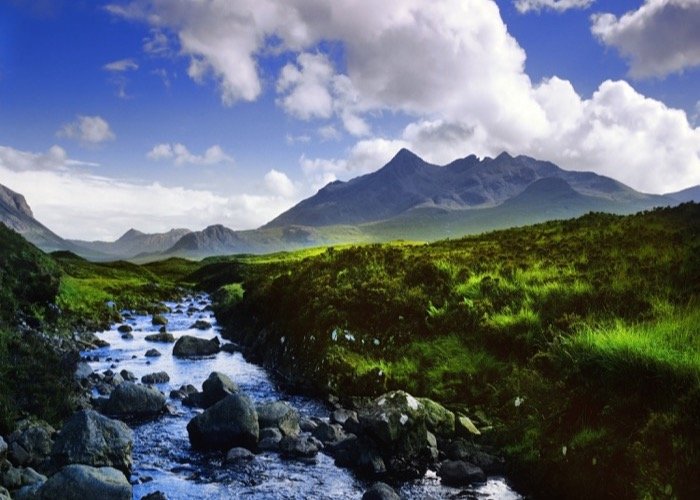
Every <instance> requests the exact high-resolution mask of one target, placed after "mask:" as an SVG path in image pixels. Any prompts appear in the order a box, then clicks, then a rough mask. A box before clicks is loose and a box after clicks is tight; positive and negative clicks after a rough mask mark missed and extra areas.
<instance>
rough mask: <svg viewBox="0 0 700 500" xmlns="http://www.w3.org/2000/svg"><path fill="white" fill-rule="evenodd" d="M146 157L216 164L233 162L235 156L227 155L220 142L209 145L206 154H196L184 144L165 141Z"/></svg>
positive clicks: (176, 161)
mask: <svg viewBox="0 0 700 500" xmlns="http://www.w3.org/2000/svg"><path fill="white" fill-rule="evenodd" d="M146 157H148V158H149V159H151V160H155V161H158V160H173V162H174V163H175V165H185V164H192V165H216V164H220V163H233V158H232V157H231V156H229V155H227V154H226V153H225V152H224V150H223V149H222V148H221V146H219V145H218V144H215V145H213V146H211V147H209V148H208V149H207V150H206V151H204V154H201V155H196V154H193V153H191V152H190V150H189V149H187V147H186V146H185V145H184V144H181V143H179V142H177V143H172V144H171V143H163V144H156V145H155V146H153V149H151V150H150V151H149V152H148V153H146Z"/></svg>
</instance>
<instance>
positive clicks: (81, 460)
mask: <svg viewBox="0 0 700 500" xmlns="http://www.w3.org/2000/svg"><path fill="white" fill-rule="evenodd" d="M133 436H134V433H133V432H132V431H131V429H129V427H128V426H127V425H126V424H125V423H124V422H121V421H120V420H112V419H111V418H107V417H105V416H104V415H100V414H99V413H97V412H96V411H93V410H82V411H79V412H77V413H75V414H73V416H72V417H70V418H69V419H68V421H66V423H65V424H64V426H63V428H62V429H61V432H60V433H59V435H58V437H57V438H56V442H55V443H54V445H53V449H52V451H51V455H52V459H53V462H54V463H55V464H56V465H58V466H63V465H67V464H83V465H90V466H92V467H103V466H108V467H114V468H115V469H118V470H120V471H122V472H123V473H124V474H126V475H127V476H129V475H130V474H131V467H132V459H131V450H132V446H133Z"/></svg>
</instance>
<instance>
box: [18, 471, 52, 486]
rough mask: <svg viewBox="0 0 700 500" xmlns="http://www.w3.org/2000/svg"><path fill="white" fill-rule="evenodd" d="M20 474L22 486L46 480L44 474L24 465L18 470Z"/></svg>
mask: <svg viewBox="0 0 700 500" xmlns="http://www.w3.org/2000/svg"><path fill="white" fill-rule="evenodd" d="M20 476H21V478H22V486H30V485H33V484H37V483H43V482H45V481H46V476H44V475H43V474H39V473H38V472H37V471H35V470H34V469H32V468H31V467H26V468H24V469H22V470H21V472H20Z"/></svg>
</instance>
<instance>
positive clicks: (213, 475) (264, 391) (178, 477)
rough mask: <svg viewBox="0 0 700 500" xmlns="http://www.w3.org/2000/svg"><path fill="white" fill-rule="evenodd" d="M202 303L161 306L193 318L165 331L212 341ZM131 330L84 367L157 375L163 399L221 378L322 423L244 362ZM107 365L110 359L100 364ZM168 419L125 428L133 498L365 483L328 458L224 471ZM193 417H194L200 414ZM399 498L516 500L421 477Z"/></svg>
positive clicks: (323, 489) (307, 494) (498, 487)
mask: <svg viewBox="0 0 700 500" xmlns="http://www.w3.org/2000/svg"><path fill="white" fill-rule="evenodd" d="M208 303H209V302H208V299H207V298H206V297H205V298H204V299H203V300H202V299H201V297H200V300H195V299H194V298H188V299H186V300H184V301H183V302H182V303H167V304H166V305H167V306H168V307H169V308H170V309H171V310H173V311H174V310H175V309H176V308H177V307H178V306H179V307H181V308H182V309H184V310H185V311H187V309H188V308H190V307H196V308H198V309H199V310H200V311H199V312H197V313H194V314H192V315H191V316H188V315H187V314H178V313H168V314H165V317H166V318H168V321H169V323H168V331H169V332H170V333H172V334H173V335H175V337H176V338H177V337H179V336H181V335H184V334H187V335H193V336H197V337H203V338H212V337H213V336H214V335H218V332H217V330H216V319H215V318H214V316H213V314H212V313H211V312H209V311H205V310H204V307H205V306H206V305H207V304H208ZM197 319H204V320H206V321H209V322H210V323H212V325H214V328H213V329H211V330H208V331H200V330H193V329H191V328H190V326H191V325H192V323H194V321H195V320H197ZM127 323H128V324H130V325H131V326H132V327H133V329H134V331H133V332H132V334H133V336H134V339H133V340H123V339H122V338H121V334H120V333H119V332H117V330H116V326H115V328H113V329H112V330H109V331H105V332H100V333H98V336H99V337H100V338H102V339H103V340H106V341H107V342H109V343H110V344H111V346H110V347H105V348H101V349H98V350H96V351H90V352H89V353H86V354H89V355H91V356H95V355H96V356H98V357H99V358H100V361H97V362H92V363H91V366H92V368H93V370H95V371H100V372H102V371H104V370H107V369H110V368H111V366H112V365H113V364H115V365H116V368H111V369H112V370H113V371H114V372H119V371H120V370H123V369H126V370H129V371H131V372H133V373H134V375H136V377H138V378H139V380H140V379H141V377H142V376H143V375H146V374H148V373H152V372H158V371H165V372H167V373H168V375H170V382H168V383H166V384H157V387H158V389H160V390H161V391H162V392H164V393H165V394H166V395H168V394H169V393H170V391H171V390H172V389H177V388H179V387H180V386H181V385H183V384H192V385H194V386H195V387H197V388H198V389H199V390H201V386H202V382H203V381H204V380H205V379H206V378H207V377H208V376H209V374H210V373H211V372H213V371H220V372H222V373H225V374H226V375H228V376H229V377H231V379H233V381H234V382H236V383H237V384H238V386H239V387H240V388H241V389H242V390H243V391H245V392H246V393H247V394H248V395H249V396H250V397H251V398H252V399H253V400H254V401H256V402H261V401H266V400H285V401H289V402H290V403H291V404H292V405H294V406H295V407H296V408H297V409H298V410H299V412H300V413H301V414H302V415H306V416H309V417H311V416H315V417H321V418H327V417H328V415H329V410H328V409H327V408H326V407H325V405H323V404H322V403H321V402H319V401H316V400H313V399H309V398H305V397H301V396H293V395H289V394H286V393H284V392H281V391H279V390H277V388H276V387H275V385H274V384H273V383H272V382H271V381H270V378H269V377H268V376H267V374H266V373H265V371H264V370H263V369H262V368H260V367H258V366H256V365H253V364H251V363H248V362H247V361H246V360H245V359H243V356H242V355H241V354H240V353H235V354H228V353H225V352H221V353H219V354H218V355H216V356H214V357H211V358H205V359H198V360H183V359H176V358H174V357H173V356H172V347H173V345H172V344H162V343H155V342H147V341H146V340H144V337H145V336H146V335H148V334H149V333H153V332H157V331H158V328H159V327H157V326H153V325H151V318H150V316H134V317H133V318H132V319H129V320H128V321H127ZM153 348H155V349H158V350H159V351H160V352H161V353H162V356H161V357H159V358H146V357H144V354H145V352H146V351H147V350H148V349H153ZM107 358H112V360H111V361H107ZM168 402H169V404H170V405H172V406H173V407H174V408H175V409H176V411H177V415H176V416H163V417H161V418H159V419H157V420H155V421H151V422H146V423H143V424H140V425H136V426H132V428H133V429H134V450H133V459H134V470H133V475H132V477H131V480H132V482H136V484H135V485H134V498H135V499H140V498H141V497H142V496H144V495H146V494H148V493H150V492H153V491H162V492H164V493H165V494H166V495H167V497H168V498H169V499H170V500H178V499H188V500H189V499H197V498H207V499H209V498H211V499H223V498H226V499H229V498H238V497H244V498H256V499H299V498H314V499H333V500H340V499H351V498H353V499H358V498H361V497H362V493H363V492H364V490H365V489H366V488H367V487H368V484H367V483H365V482H363V481H360V480H357V479H356V478H354V477H353V475H352V474H351V473H350V471H348V470H347V469H341V468H339V467H336V466H335V464H334V462H333V459H332V458H331V457H329V456H327V455H324V454H323V453H319V455H318V458H317V463H316V464H315V465H309V464H305V463H301V462H296V461H290V460H283V459H281V458H280V456H279V455H278V454H276V453H273V452H266V453H261V454H259V455H256V457H255V459H254V460H252V461H251V462H248V463H245V464H241V465H234V466H231V465H224V464H223V456H222V454H221V453H199V452H195V451H193V450H192V449H191V448H190V443H189V439H188V437H187V430H186V426H187V423H188V422H189V421H190V419H191V418H192V417H193V416H195V415H196V414H197V413H198V411H197V410H195V409H192V408H188V407H186V406H183V405H182V404H181V403H180V402H179V401H175V400H169V401H168ZM200 411H201V410H200ZM399 493H400V494H401V497H402V498H411V499H413V498H415V499H431V498H434V499H442V498H485V499H486V498H493V499H496V498H498V499H516V498H520V496H518V495H517V494H516V493H515V492H514V491H513V490H511V489H510V487H509V486H508V485H507V483H506V482H505V481H504V480H503V479H501V478H490V479H489V481H488V482H487V483H486V484H484V485H480V486H478V487H475V488H468V489H455V488H449V487H445V486H442V485H441V484H440V481H439V479H438V478H437V477H436V476H435V474H434V473H431V472H428V474H427V475H426V477H425V478H423V479H421V480H418V481H414V482H411V483H406V484H404V485H403V486H402V487H401V488H400V490H399Z"/></svg>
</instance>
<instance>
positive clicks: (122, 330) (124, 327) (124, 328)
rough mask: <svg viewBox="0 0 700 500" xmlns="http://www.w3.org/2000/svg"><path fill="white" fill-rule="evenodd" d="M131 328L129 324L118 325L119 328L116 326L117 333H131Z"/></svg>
mask: <svg viewBox="0 0 700 500" xmlns="http://www.w3.org/2000/svg"><path fill="white" fill-rule="evenodd" d="M133 330H134V329H133V328H132V327H131V325H119V328H117V331H118V332H119V333H131V332H132V331H133Z"/></svg>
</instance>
